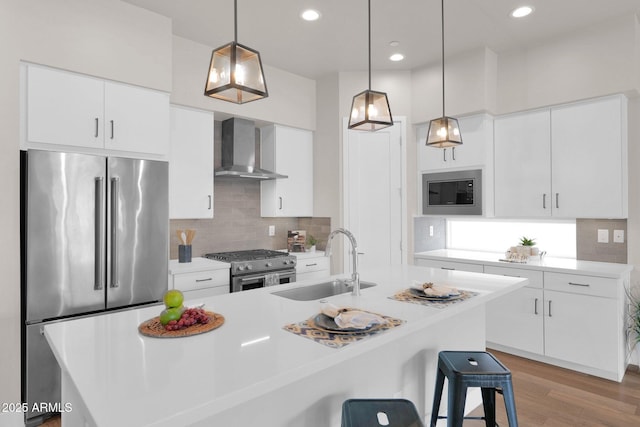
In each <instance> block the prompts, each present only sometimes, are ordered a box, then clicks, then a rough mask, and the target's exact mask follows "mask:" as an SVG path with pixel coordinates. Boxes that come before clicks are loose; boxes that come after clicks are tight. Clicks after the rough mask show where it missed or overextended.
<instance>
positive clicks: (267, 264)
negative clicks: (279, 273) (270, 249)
mask: <svg viewBox="0 0 640 427" xmlns="http://www.w3.org/2000/svg"><path fill="white" fill-rule="evenodd" d="M264 266H265V267H273V264H272V263H270V262H268V263H266V264H265V265H264Z"/></svg>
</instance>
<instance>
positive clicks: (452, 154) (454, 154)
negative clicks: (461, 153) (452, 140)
mask: <svg viewBox="0 0 640 427" xmlns="http://www.w3.org/2000/svg"><path fill="white" fill-rule="evenodd" d="M455 159H456V147H451V160H455Z"/></svg>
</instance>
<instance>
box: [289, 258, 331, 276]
mask: <svg viewBox="0 0 640 427" xmlns="http://www.w3.org/2000/svg"><path fill="white" fill-rule="evenodd" d="M330 275H331V266H330V263H329V257H327V256H324V252H318V254H317V256H314V255H300V256H298V260H297V264H296V282H300V281H302V280H309V279H323V278H326V277H329V276H330Z"/></svg>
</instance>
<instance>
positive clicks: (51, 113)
mask: <svg viewBox="0 0 640 427" xmlns="http://www.w3.org/2000/svg"><path fill="white" fill-rule="evenodd" d="M24 72H25V76H26V79H25V80H26V85H25V88H24V89H25V92H26V97H25V100H26V108H25V110H24V111H25V113H26V114H25V116H26V117H25V123H26V134H25V139H26V143H27V144H29V143H35V144H55V145H60V146H72V147H79V148H80V147H81V148H90V149H100V150H104V149H106V150H114V151H115V150H117V151H124V152H135V153H140V154H153V155H160V156H166V155H167V153H168V149H169V94H167V93H165V92H159V91H155V90H151V89H145V88H141V87H137V86H131V85H127V84H121V83H115V82H108V81H104V80H101V79H97V78H94V77H89V76H85V75H81V74H76V73H70V72H66V71H61V70H56V69H52V68H47V67H42V66H37V65H25V66H24Z"/></svg>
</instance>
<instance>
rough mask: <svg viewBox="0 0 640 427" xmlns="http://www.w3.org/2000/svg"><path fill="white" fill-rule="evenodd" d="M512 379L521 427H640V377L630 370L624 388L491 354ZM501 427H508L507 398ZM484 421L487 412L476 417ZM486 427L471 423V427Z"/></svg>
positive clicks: (499, 399)
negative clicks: (508, 370) (503, 366)
mask: <svg viewBox="0 0 640 427" xmlns="http://www.w3.org/2000/svg"><path fill="white" fill-rule="evenodd" d="M489 351H490V352H491V353H493V354H494V355H495V356H496V357H497V358H498V359H499V360H500V361H501V362H502V363H503V364H504V365H506V366H507V367H508V368H509V369H510V370H511V374H512V380H513V388H514V392H515V399H516V411H517V413H518V423H519V425H520V426H522V427H528V426H531V427H536V426H545V427H575V426H585V427H596V426H608V427H632V426H640V373H639V372H638V367H637V366H630V367H629V369H627V373H626V375H625V376H624V379H623V381H622V383H617V382H615V381H609V380H605V379H602V378H598V377H594V376H591V375H586V374H581V373H578V372H574V371H570V370H568V369H563V368H558V367H556V366H551V365H547V364H544V363H539V362H535V361H532V360H528V359H523V358H520V357H517V356H513V355H510V354H506V353H502V352H499V351H495V350H491V349H490V350H489ZM496 407H497V410H496V412H497V413H496V416H497V420H498V424H500V426H502V427H506V426H508V424H509V423H508V422H507V416H506V413H505V410H504V402H503V400H502V396H500V395H497V396H496ZM471 415H473V416H482V415H483V411H482V408H478V409H476V410H475V411H473V413H472V414H471ZM467 425H468V426H484V421H475V420H470V421H466V422H465V427H466V426H467Z"/></svg>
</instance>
